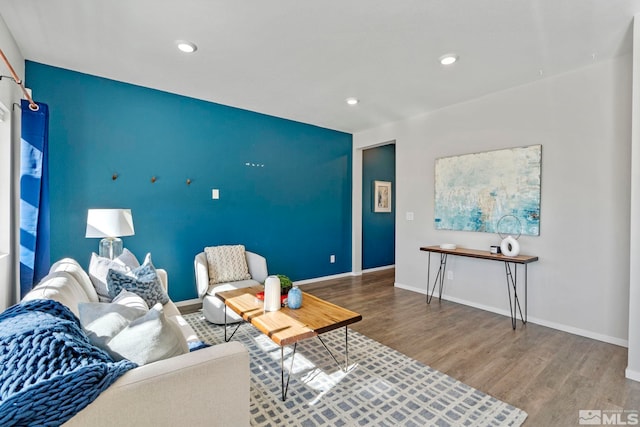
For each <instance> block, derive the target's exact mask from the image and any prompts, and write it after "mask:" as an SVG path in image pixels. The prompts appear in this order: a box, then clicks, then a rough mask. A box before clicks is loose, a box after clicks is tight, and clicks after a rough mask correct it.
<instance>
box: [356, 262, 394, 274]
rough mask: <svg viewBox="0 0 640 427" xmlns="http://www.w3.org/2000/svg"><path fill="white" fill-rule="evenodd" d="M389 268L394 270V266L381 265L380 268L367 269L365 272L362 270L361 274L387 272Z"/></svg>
mask: <svg viewBox="0 0 640 427" xmlns="http://www.w3.org/2000/svg"><path fill="white" fill-rule="evenodd" d="M391 268H396V265H395V264H391V265H383V266H382V267H374V268H367V269H366V270H362V273H373V272H374V271H382V270H389V269H391Z"/></svg>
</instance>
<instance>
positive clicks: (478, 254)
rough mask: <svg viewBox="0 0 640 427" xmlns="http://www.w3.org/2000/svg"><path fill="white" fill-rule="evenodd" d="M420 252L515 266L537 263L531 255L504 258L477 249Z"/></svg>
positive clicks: (435, 248) (428, 248)
mask: <svg viewBox="0 0 640 427" xmlns="http://www.w3.org/2000/svg"><path fill="white" fill-rule="evenodd" d="M420 250H421V251H426V252H438V253H441V254H450V255H460V256H466V257H470V258H481V259H490V260H494V261H504V262H515V263H516V264H528V263H530V262H534V261H538V257H537V256H533V255H518V256H506V255H503V254H492V253H491V252H489V251H480V250H478V249H465V248H457V249H442V248H441V247H440V246H423V247H421V248H420Z"/></svg>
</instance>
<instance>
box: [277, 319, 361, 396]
mask: <svg viewBox="0 0 640 427" xmlns="http://www.w3.org/2000/svg"><path fill="white" fill-rule="evenodd" d="M348 336H349V329H348V328H347V327H346V326H345V327H344V367H343V366H342V365H341V364H340V362H338V359H336V356H334V355H333V353H332V352H331V350H329V347H327V345H326V344H325V342H324V341H323V340H322V338H320V335H317V338H318V339H319V340H320V342H321V343H322V345H323V346H324V348H325V349H326V350H327V352H328V353H329V354H330V355H331V357H332V358H333V360H334V361H335V362H336V365H338V368H340V370H341V371H342V372H345V373H346V372H347V371H348V370H349V341H348ZM297 346H298V343H297V342H296V343H294V344H293V353H291V366H290V368H289V375H287V381H286V382H285V380H284V347H280V380H281V385H282V401H283V402H284V401H285V400H287V391H288V390H289V380H290V379H291V374H292V373H293V359H294V357H295V356H296V348H297Z"/></svg>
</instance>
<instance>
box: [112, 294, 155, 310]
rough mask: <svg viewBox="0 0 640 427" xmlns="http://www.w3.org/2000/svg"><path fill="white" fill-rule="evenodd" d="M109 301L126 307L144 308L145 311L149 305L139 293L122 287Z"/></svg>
mask: <svg viewBox="0 0 640 427" xmlns="http://www.w3.org/2000/svg"><path fill="white" fill-rule="evenodd" d="M111 302H112V303H114V304H120V305H124V306H126V307H132V308H138V309H140V310H144V312H145V313H146V312H147V311H149V306H148V305H147V303H146V302H145V301H144V299H143V298H142V297H141V296H140V295H138V294H136V293H133V292H129V291H127V290H124V289H123V290H122V291H120V293H119V294H118V295H117V296H116V297H115V298H114V299H113V301H111Z"/></svg>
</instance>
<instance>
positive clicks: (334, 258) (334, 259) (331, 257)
mask: <svg viewBox="0 0 640 427" xmlns="http://www.w3.org/2000/svg"><path fill="white" fill-rule="evenodd" d="M329 262H330V263H331V264H333V263H334V262H336V256H335V255H331V256H330V257H329Z"/></svg>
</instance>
